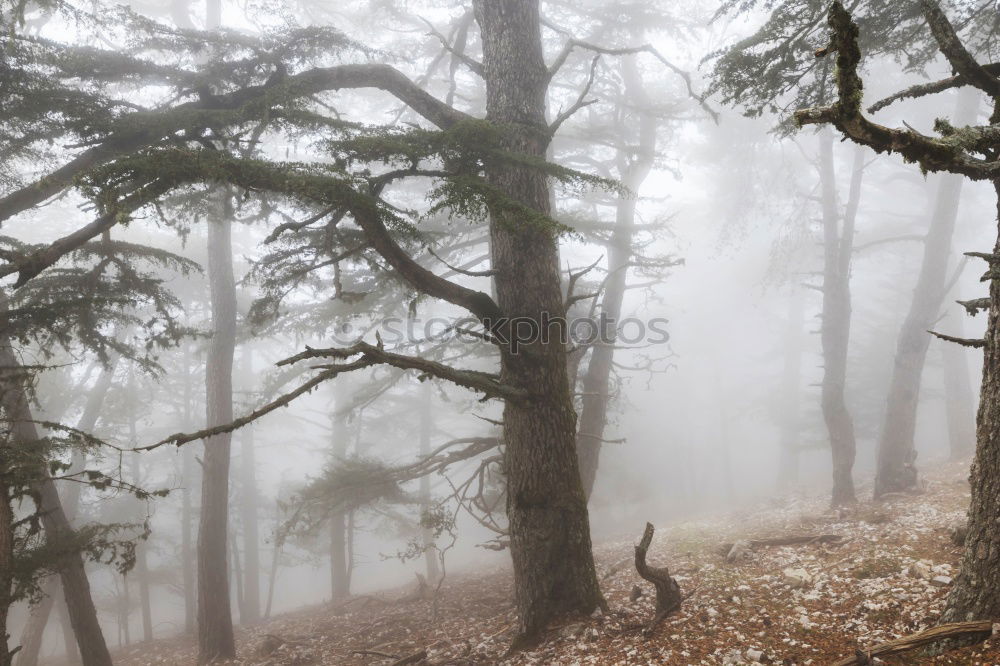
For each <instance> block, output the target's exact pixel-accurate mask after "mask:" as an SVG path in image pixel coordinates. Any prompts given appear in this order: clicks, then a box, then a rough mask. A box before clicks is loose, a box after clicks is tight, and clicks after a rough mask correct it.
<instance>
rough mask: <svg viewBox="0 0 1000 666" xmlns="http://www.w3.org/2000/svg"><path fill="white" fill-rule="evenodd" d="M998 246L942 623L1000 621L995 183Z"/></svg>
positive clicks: (999, 294) (999, 296)
mask: <svg viewBox="0 0 1000 666" xmlns="http://www.w3.org/2000/svg"><path fill="white" fill-rule="evenodd" d="M993 186H994V188H995V189H996V193H997V225H998V229H997V231H998V233H997V241H996V244H995V245H994V247H993V255H992V259H991V261H990V274H991V275H992V277H991V279H990V308H989V319H988V321H987V324H986V335H985V340H986V345H985V347H984V348H983V384H982V392H981V394H980V398H979V414H978V416H977V418H976V455H975V458H974V459H973V463H972V473H971V476H970V478H969V481H970V484H971V486H972V501H971V503H970V505H969V530H968V533H967V535H966V537H965V552H964V554H963V555H962V567H961V570H960V572H959V574H958V577H957V578H956V580H955V586H954V587H953V588H952V590H951V593H950V594H949V595H948V601H947V606H946V608H945V611H944V613H943V614H942V616H941V621H942V622H963V621H968V620H995V619H996V618H997V617H1000V593H998V591H1000V522H998V521H997V507H998V506H1000V483H998V482H997V479H1000V275H998V273H997V270H998V269H1000V261H997V259H998V258H1000V179H998V180H995V181H994V182H993Z"/></svg>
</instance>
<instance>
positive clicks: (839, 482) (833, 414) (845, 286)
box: [820, 130, 863, 506]
mask: <svg viewBox="0 0 1000 666" xmlns="http://www.w3.org/2000/svg"><path fill="white" fill-rule="evenodd" d="M862 160H863V156H862V153H861V149H860V148H859V149H857V152H856V153H855V160H854V170H853V173H852V174H851V187H850V192H849V194H848V201H847V206H846V209H845V211H844V214H843V224H842V225H841V215H840V211H839V210H838V205H837V189H836V174H835V172H834V167H833V134H832V133H831V132H830V131H829V130H823V131H822V132H821V134H820V181H821V182H820V185H821V188H822V202H823V211H822V212H823V315H822V317H823V320H822V326H821V328H820V339H821V343H822V347H823V382H822V387H821V391H822V397H821V401H822V408H823V420H824V421H825V422H826V428H827V431H828V433H829V435H830V453H831V457H832V460H833V492H832V493H831V500H830V501H831V504H832V505H833V506H840V505H844V504H851V503H853V502H855V501H856V500H857V498H856V496H855V494H854V478H853V469H854V458H855V455H856V452H857V443H856V441H855V438H854V421H853V420H852V419H851V414H850V412H849V411H848V409H847V401H846V398H845V389H846V384H847V347H848V342H849V341H850V337H851V286H850V279H851V253H852V251H853V247H854V219H855V216H856V214H857V210H858V203H859V200H860V196H861V167H862V165H863V161H862Z"/></svg>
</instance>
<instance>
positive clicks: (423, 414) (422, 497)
mask: <svg viewBox="0 0 1000 666" xmlns="http://www.w3.org/2000/svg"><path fill="white" fill-rule="evenodd" d="M420 391H421V395H420V398H421V399H420V457H421V458H424V457H426V456H428V455H430V452H431V431H432V430H433V428H434V412H433V400H434V385H433V384H432V383H431V382H424V385H423V386H422V387H421V389H420ZM418 492H419V494H418V496H417V500H418V501H419V502H420V507H421V509H422V510H423V511H427V510H428V509H429V508H430V506H431V478H430V475H427V474H425V475H424V476H422V477H420V487H419V489H418ZM420 540H421V545H422V546H423V548H424V573H425V574H426V576H427V582H428V583H429V584H430V585H436V584H437V582H438V579H439V578H440V577H441V568H440V566H438V549H437V547H436V546H435V545H434V532H433V530H431V529H430V528H429V527H424V528H423V529H422V531H421V534H420Z"/></svg>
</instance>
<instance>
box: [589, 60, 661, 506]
mask: <svg viewBox="0 0 1000 666" xmlns="http://www.w3.org/2000/svg"><path fill="white" fill-rule="evenodd" d="M622 74H623V78H624V81H625V91H624V92H625V98H626V99H627V100H628V103H629V105H635V106H636V107H637V108H638V109H639V111H638V117H639V142H638V145H637V146H628V148H627V149H626V150H620V151H619V154H618V162H619V164H618V171H619V173H620V174H621V179H622V184H623V185H624V186H625V187H626V188H628V190H629V192H632V193H637V192H638V191H639V188H640V187H641V186H642V184H643V182H645V180H646V178H647V177H648V176H649V173H650V171H651V170H652V168H653V161H654V159H655V157H656V124H657V123H656V116H655V115H654V114H653V113H652V112H651V111H649V109H651V108H652V103H651V100H650V99H649V98H648V96H647V95H646V91H645V88H644V86H643V82H642V77H641V75H640V73H639V68H638V66H637V64H636V56H635V55H629V56H625V57H624V58H623V62H622ZM623 129H624V128H623ZM637 203H638V199H637V197H636V196H634V195H630V196H623V197H620V198H619V199H618V205H617V209H616V215H615V227H614V230H613V231H612V232H611V240H610V243H609V244H608V277H607V282H606V283H605V286H604V296H603V298H602V299H601V315H602V318H603V319H604V321H605V322H611V323H612V324H613V325H614V326H618V324H619V323H620V320H621V313H622V303H623V301H624V300H625V290H626V288H627V284H628V264H629V262H630V261H632V255H633V248H632V242H633V236H634V234H635V210H636V205H637ZM601 328H602V330H603V329H604V326H603V325H602V326H601ZM614 354H615V348H614V344H608V343H607V342H606V341H603V340H601V341H599V342H598V344H596V345H594V347H593V351H592V352H591V356H590V363H589V364H588V365H587V373H586V375H584V378H583V401H582V402H583V404H582V406H581V410H580V426H579V431H578V433H577V451H578V454H579V456H580V474H581V477H582V479H583V490H584V492H585V493H586V495H587V498H588V499H589V498H590V495H591V493H592V492H593V490H594V481H595V480H596V478H597V467H598V462H599V459H600V453H601V444H602V443H603V441H604V428H605V426H606V425H607V422H608V404H609V402H610V400H611V396H610V395H609V392H610V390H611V370H612V367H613V361H614Z"/></svg>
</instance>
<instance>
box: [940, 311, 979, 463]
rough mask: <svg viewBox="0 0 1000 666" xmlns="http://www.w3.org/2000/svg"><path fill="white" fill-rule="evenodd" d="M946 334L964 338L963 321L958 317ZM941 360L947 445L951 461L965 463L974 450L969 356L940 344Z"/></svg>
mask: <svg viewBox="0 0 1000 666" xmlns="http://www.w3.org/2000/svg"><path fill="white" fill-rule="evenodd" d="M948 328H949V329H950V330H949V333H951V334H952V335H955V336H957V337H960V338H962V337H965V334H964V333H963V329H964V328H965V326H964V322H963V320H962V318H961V315H960V316H959V318H958V320H957V322H956V323H955V324H953V325H952V326H949V327H948ZM939 347H940V349H941V360H942V366H943V370H944V402H945V414H946V418H947V420H948V445H949V451H950V455H951V459H952V460H966V459H968V458H969V457H970V456H971V455H972V452H973V451H974V450H975V443H976V409H975V406H974V405H975V396H974V395H973V393H972V384H971V382H970V380H969V354H970V353H972V352H971V350H969V349H968V348H966V347H963V346H962V345H956V344H952V343H950V342H940V343H939Z"/></svg>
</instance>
